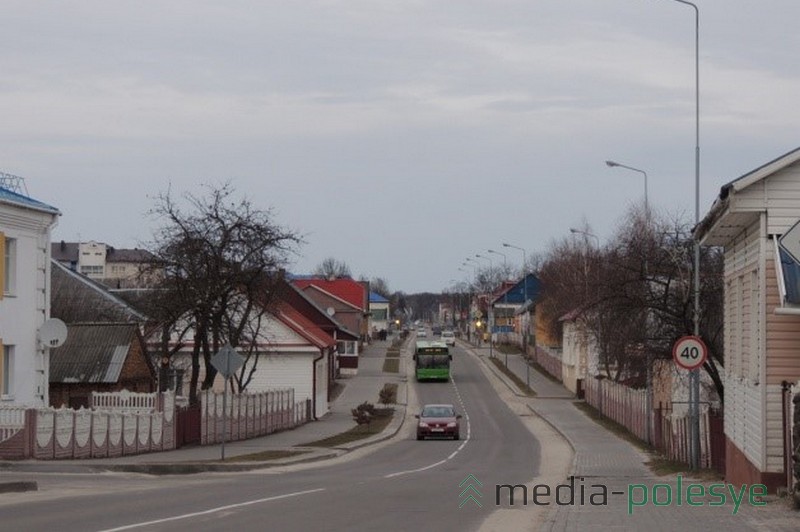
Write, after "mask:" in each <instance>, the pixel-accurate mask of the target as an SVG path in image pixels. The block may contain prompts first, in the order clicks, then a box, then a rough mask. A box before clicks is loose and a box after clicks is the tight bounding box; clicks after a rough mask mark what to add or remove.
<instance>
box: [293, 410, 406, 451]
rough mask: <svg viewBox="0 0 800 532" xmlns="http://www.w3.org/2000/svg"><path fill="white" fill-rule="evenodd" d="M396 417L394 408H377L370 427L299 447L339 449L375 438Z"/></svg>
mask: <svg viewBox="0 0 800 532" xmlns="http://www.w3.org/2000/svg"><path fill="white" fill-rule="evenodd" d="M393 417H394V409H393V408H376V409H375V417H373V418H372V421H371V422H370V423H369V424H368V425H356V426H355V427H353V428H352V429H350V430H348V431H347V432H342V433H341V434H337V435H335V436H331V437H329V438H325V439H322V440H317V441H313V442H310V443H306V444H303V445H299V446H298V447H338V446H340V445H344V444H347V443H351V442H354V441H358V440H363V439H364V438H369V437H370V436H375V435H376V434H380V433H381V432H383V429H385V428H386V427H388V426H389V423H391V422H392V418H393Z"/></svg>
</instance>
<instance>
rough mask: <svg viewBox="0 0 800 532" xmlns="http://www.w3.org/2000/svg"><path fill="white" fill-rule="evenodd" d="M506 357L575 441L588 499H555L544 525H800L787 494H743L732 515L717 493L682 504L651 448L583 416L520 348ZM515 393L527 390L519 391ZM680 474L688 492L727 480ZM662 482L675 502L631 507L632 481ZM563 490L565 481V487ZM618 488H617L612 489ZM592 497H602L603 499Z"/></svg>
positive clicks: (537, 409) (536, 406)
mask: <svg viewBox="0 0 800 532" xmlns="http://www.w3.org/2000/svg"><path fill="white" fill-rule="evenodd" d="M472 349H473V351H474V352H475V353H476V354H477V355H478V356H479V357H480V358H481V359H482V360H483V362H484V363H486V365H487V366H489V367H490V368H491V369H492V371H494V372H495V373H496V374H497V375H498V376H501V375H502V372H500V371H499V370H497V369H496V368H494V365H493V364H492V363H491V362H490V361H489V360H488V356H489V349H488V348H474V347H473V348H472ZM499 360H501V361H503V362H504V363H505V361H506V358H505V355H502V354H500V355H499ZM507 360H508V366H507V367H508V369H509V370H511V371H512V372H514V374H515V375H516V376H517V377H518V378H520V379H521V380H522V381H523V382H525V381H526V377H527V378H529V379H530V386H531V388H533V389H534V391H536V392H537V396H536V397H535V398H530V399H527V403H528V405H527V406H528V408H529V409H530V410H531V411H532V412H534V413H536V414H537V415H539V416H540V417H542V418H543V419H544V420H545V421H547V422H548V423H549V424H550V425H551V426H552V427H553V428H555V429H556V430H557V431H558V432H559V433H560V434H561V435H562V436H563V437H564V438H565V439H566V440H567V442H569V444H570V445H571V446H572V448H573V450H574V456H575V458H574V464H573V467H572V472H571V475H573V476H574V477H575V480H574V481H573V482H574V486H575V493H576V496H577V494H578V493H579V492H580V489H579V488H580V487H581V486H583V488H584V489H585V494H586V496H585V498H584V502H585V504H583V505H581V504H572V505H563V506H559V505H554V507H553V509H552V510H551V512H550V515H549V517H548V519H547V521H546V523H545V524H544V526H543V527H542V530H548V531H567V530H570V531H571V530H597V529H608V530H645V529H647V530H702V529H709V530H711V529H713V530H717V529H725V530H776V531H780V530H786V531H789V530H793V531H796V530H800V512H797V511H795V510H793V509H792V508H791V507H790V501H789V500H788V499H776V498H775V497H766V498H765V500H766V501H767V504H766V505H765V506H751V505H750V504H749V503H748V501H747V496H745V501H744V502H742V504H741V506H740V507H739V510H738V512H737V513H736V514H735V515H734V514H733V510H734V505H733V504H732V503H731V502H730V501H729V502H728V504H726V505H725V506H710V505H709V504H708V503H709V502H717V501H718V499H717V498H712V499H709V498H708V497H706V498H701V499H700V500H702V501H704V505H703V506H689V505H688V504H686V503H685V500H681V504H678V500H677V475H674V474H673V475H665V476H662V477H659V476H656V475H655V474H654V473H653V472H652V471H651V470H650V469H649V468H648V467H647V465H646V462H647V461H649V459H650V456H649V455H648V454H647V453H646V452H644V451H641V450H639V449H638V448H636V447H635V446H633V445H632V444H631V443H629V442H627V441H625V440H623V439H621V438H619V437H618V436H616V435H615V434H613V433H611V432H609V431H607V430H606V429H605V428H603V427H602V426H601V425H598V424H597V423H595V422H594V421H593V420H592V419H590V418H589V417H588V416H586V415H585V414H584V413H583V412H582V411H580V410H579V409H578V408H577V407H576V406H575V404H574V402H575V401H576V399H575V397H574V395H573V394H572V393H571V392H569V390H567V389H566V388H564V387H563V386H562V385H559V384H557V383H555V382H553V381H552V380H551V379H550V378H548V377H546V376H544V375H542V374H541V373H540V372H539V371H537V370H536V369H534V368H533V367H526V366H527V362H526V361H525V359H524V357H522V356H521V355H508V357H507ZM503 377H504V376H503ZM503 380H504V382H506V384H507V385H508V386H510V387H512V388H516V386H515V385H514V384H513V383H512V382H511V381H510V379H507V378H503ZM517 395H518V396H520V397H525V396H524V395H523V394H522V393H521V392H519V391H517ZM681 480H682V488H683V489H682V491H684V492H685V489H686V486H687V485H688V484H690V483H697V484H703V485H704V486H706V487H707V486H708V485H710V484H713V483H719V482H722V481H708V480H697V479H696V480H693V479H692V478H691V477H690V473H687V474H686V475H682V479H681ZM567 483H568V480H567V479H565V484H567ZM658 484H661V485H663V486H662V487H660V488H658V490H659V491H658V495H659V497H663V498H660V499H659V501H660V502H666V493H667V487H666V485H668V486H669V487H670V488H669V489H670V490H671V492H672V493H673V494H674V498H673V502H674V504H669V505H662V506H656V505H653V504H649V505H647V506H642V507H631V508H630V512H629V505H628V494H629V490H630V489H631V488H630V487H629V486H630V485H641V486H643V487H642V488H638V487H637V488H633V492H634V497H635V496H636V495H638V494H639V493H640V492H641V491H642V490H645V489H647V490H648V494H649V495H650V496H651V495H652V487H653V486H654V485H658ZM600 485H603V486H606V487H607V490H608V493H609V495H608V499H607V502H608V504H607V505H602V506H601V505H592V504H590V502H589V496H590V494H591V493H595V492H599V491H601V489H602V488H600V487H595V488H592V486H600ZM552 488H555V487H554V486H553V487H552ZM738 488H740V487H738ZM566 492H567V490H566V488H565V489H564V493H566ZM613 492H617V493H618V494H619V495H614V494H613ZM650 498H651V497H650ZM595 500H596V501H601V500H602V498H597V499H595ZM629 513H630V515H629Z"/></svg>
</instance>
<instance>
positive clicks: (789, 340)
mask: <svg viewBox="0 0 800 532" xmlns="http://www.w3.org/2000/svg"><path fill="white" fill-rule="evenodd" d="M773 257H774V249H773V250H770V258H769V259H767V271H766V274H767V301H766V307H767V312H766V320H767V379H766V380H767V384H771V385H772V384H774V385H780V383H781V382H782V381H784V380H787V381H790V382H796V381H797V380H800V316H788V315H784V314H775V309H776V308H777V307H779V306H780V293H779V291H778V279H777V274H776V270H775V260H774V258H773Z"/></svg>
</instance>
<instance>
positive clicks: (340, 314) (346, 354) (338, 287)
mask: <svg viewBox="0 0 800 532" xmlns="http://www.w3.org/2000/svg"><path fill="white" fill-rule="evenodd" d="M291 282H292V284H294V285H295V286H296V287H298V288H299V289H300V290H301V291H302V292H303V293H304V294H305V295H306V296H308V297H309V298H310V299H311V300H313V301H314V302H315V303H316V304H317V305H318V306H319V307H321V308H324V309H325V311H326V312H327V313H328V315H330V316H332V317H335V318H336V321H338V322H339V323H341V324H342V325H343V326H344V327H345V328H346V329H347V330H348V331H355V332H357V333H358V335H359V338H358V340H355V341H352V340H347V339H340V340H337V350H338V353H339V357H338V360H339V369H340V372H341V373H343V374H355V373H356V372H357V371H358V354H359V348H360V341H361V340H363V339H364V338H366V335H367V333H368V318H369V300H368V294H369V283H366V282H360V281H354V280H353V279H350V278H349V277H341V278H334V279H328V278H324V277H294V278H293V279H292V280H291Z"/></svg>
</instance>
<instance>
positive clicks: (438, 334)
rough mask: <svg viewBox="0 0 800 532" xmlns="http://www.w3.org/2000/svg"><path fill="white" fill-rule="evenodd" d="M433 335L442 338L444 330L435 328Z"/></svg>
mask: <svg viewBox="0 0 800 532" xmlns="http://www.w3.org/2000/svg"><path fill="white" fill-rule="evenodd" d="M433 335H434V336H441V335H442V328H441V327H434V328H433Z"/></svg>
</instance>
